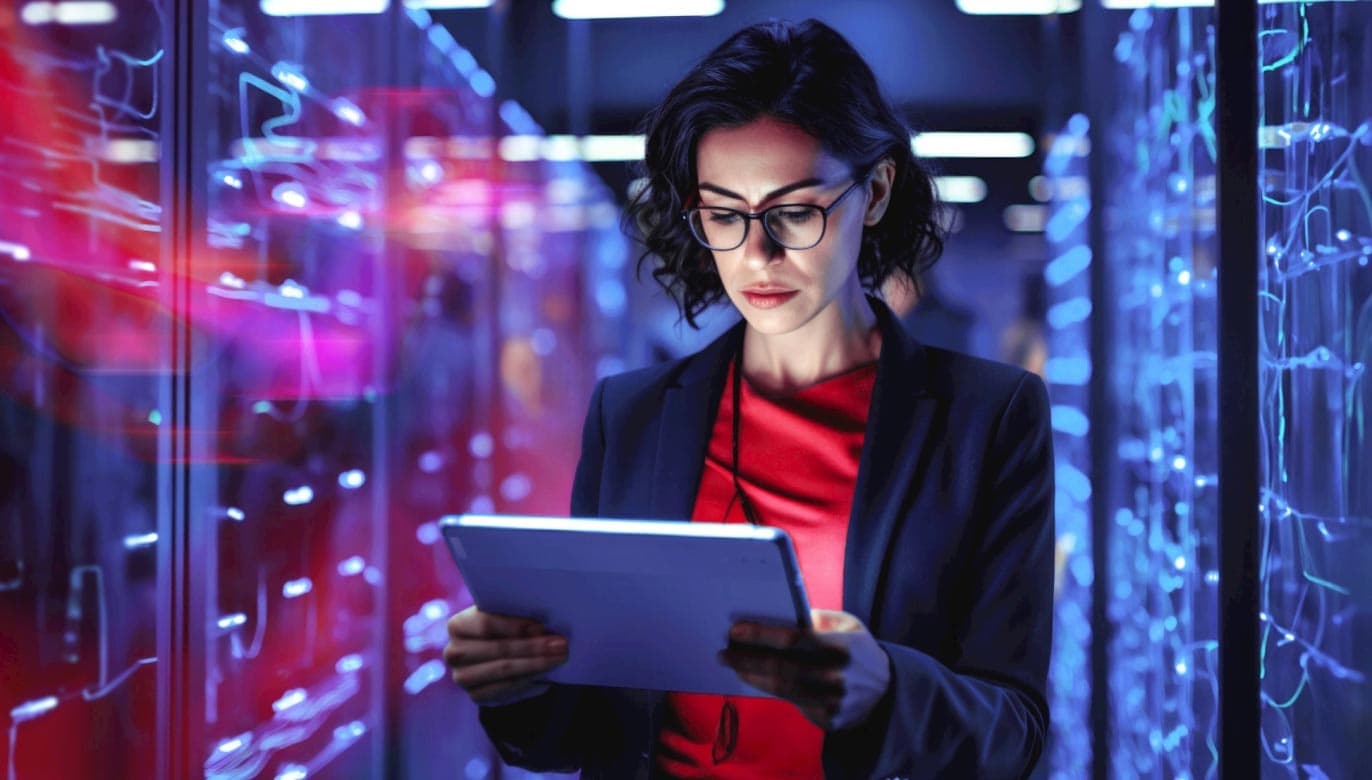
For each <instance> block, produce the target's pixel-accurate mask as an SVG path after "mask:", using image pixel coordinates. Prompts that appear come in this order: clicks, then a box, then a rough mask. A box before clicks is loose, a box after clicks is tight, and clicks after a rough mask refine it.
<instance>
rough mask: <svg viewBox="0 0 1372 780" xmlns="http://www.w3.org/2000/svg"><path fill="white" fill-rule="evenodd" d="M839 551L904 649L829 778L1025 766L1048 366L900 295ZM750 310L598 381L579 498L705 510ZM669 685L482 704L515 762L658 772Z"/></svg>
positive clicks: (867, 609) (1007, 772)
mask: <svg viewBox="0 0 1372 780" xmlns="http://www.w3.org/2000/svg"><path fill="white" fill-rule="evenodd" d="M869 301H870V303H871V305H872V308H873V310H874V311H875V312H876V314H877V319H878V322H879V326H880V328H881V330H882V337H883V342H882V348H881V355H880V357H879V359H878V361H877V375H876V380H875V385H874V388H873V395H872V406H871V409H870V410H869V413H868V418H867V429H866V439H865V441H864V443H863V448H862V457H861V461H860V464H859V467H858V476H857V484H856V487H855V492H854V496H853V509H852V515H851V517H850V518H849V521H848V522H849V530H848V537H847V548H846V549H845V551H844V559H843V609H844V610H845V611H847V612H851V613H853V614H854V615H856V616H857V617H858V618H860V619H861V620H862V622H863V623H864V624H866V626H867V628H868V629H869V630H870V631H871V632H872V634H873V635H874V636H875V637H876V638H877V640H878V641H879V642H880V644H881V646H882V647H883V648H884V649H885V650H886V652H887V654H888V655H889V656H890V658H891V685H890V688H889V689H888V692H887V694H886V695H885V696H884V697H883V698H882V700H881V701H880V703H879V704H878V705H877V707H876V709H875V710H873V712H872V713H871V715H870V716H869V717H868V719H867V720H866V722H864V723H863V724H862V725H860V726H857V727H854V728H851V729H845V730H837V731H829V732H826V734H825V737H824V748H823V762H824V770H825V775H826V776H827V777H830V778H866V777H893V776H898V777H905V778H914V777H921V778H924V777H930V778H932V777H940V778H1019V777H1025V776H1027V775H1028V774H1029V772H1030V771H1031V770H1032V769H1033V767H1034V765H1035V763H1036V762H1037V761H1038V757H1039V755H1040V753H1041V752H1042V750H1043V744H1044V739H1045V736H1046V735H1047V733H1048V703H1047V700H1046V697H1045V686H1046V681H1047V675H1048V657H1049V649H1050V644H1051V634H1052V624H1053V619H1052V607H1053V456H1052V442H1051V439H1052V437H1051V430H1050V424H1049V407H1048V400H1047V392H1046V391H1045V389H1044V385H1043V382H1042V381H1041V380H1040V379H1039V378H1038V377H1036V376H1034V375H1033V374H1030V373H1028V372H1025V371H1021V370H1019V369H1017V368H1013V367H1010V366H1007V365H1003V364H1000V363H994V362H991V361H986V360H980V359H977V358H973V357H969V356H966V355H962V354H959V353H956V352H949V351H946V350H942V349H936V348H933V347H927V346H923V345H921V344H920V343H918V342H917V341H915V339H913V338H912V337H911V336H910V335H909V334H908V333H907V332H906V331H905V330H904V328H903V327H902V326H901V325H900V323H899V322H898V321H897V320H896V318H895V317H894V316H893V315H892V313H891V312H890V310H889V309H888V308H887V307H886V305H885V304H883V303H881V302H880V301H877V300H876V299H869ZM742 336H743V323H739V325H737V326H735V327H734V328H733V329H732V330H730V331H729V332H727V333H725V334H724V335H723V336H721V337H720V338H718V339H717V340H716V341H714V342H713V343H712V344H710V345H709V346H707V347H706V348H705V349H703V350H701V351H700V352H698V353H696V354H694V355H690V356H688V357H685V358H682V359H679V360H675V361H672V362H669V363H665V364H662V365H657V366H652V367H649V368H645V369H641V370H638V371H632V372H629V373H626V374H621V375H618V376H612V377H608V378H606V379H603V380H601V381H600V382H599V383H598V384H597V385H596V388H595V391H594V393H593V395H592V399H591V404H590V410H589V411H588V413H587V415H586V424H585V428H584V431H583V435H582V445H581V459H580V462H579V463H578V465H577V470H576V479H575V482H574V485H573V490H572V514H573V515H574V516H601V517H622V518H650V519H675V520H680V519H686V518H689V517H690V516H691V510H692V507H693V505H694V502H695V496H696V489H697V487H698V485H699V482H700V476H701V472H702V469H703V464H704V462H705V452H706V448H707V446H708V444H709V437H710V432H711V430H712V427H713V422H714V417H715V414H716V411H717V409H718V407H719V399H720V395H721V393H722V392H723V390H724V383H725V377H726V374H727V369H728V365H729V361H730V359H731V357H732V356H733V353H734V350H736V349H738V347H739V341H740V339H741V338H742ZM662 700H663V694H661V693H658V692H652V691H639V690H629V689H618V688H597V687H583V686H571V685H554V686H552V688H551V690H550V691H548V692H546V693H544V694H542V695H540V696H538V697H536V698H532V699H526V700H524V701H521V702H517V703H514V704H509V705H505V706H483V707H481V708H480V713H481V722H482V725H483V726H484V727H485V729H486V732H487V734H488V735H489V736H490V737H491V739H492V741H493V742H494V743H495V745H496V746H497V749H498V750H499V751H500V754H501V756H502V757H503V758H504V759H505V761H507V762H508V763H511V764H515V765H518V766H523V767H526V768H528V769H533V770H538V771H563V772H569V771H573V770H575V769H581V770H582V776H583V777H584V778H588V779H589V778H600V777H606V778H629V777H640V778H647V777H649V776H651V774H652V764H653V750H654V747H655V742H656V736H657V730H658V727H659V725H660V720H659V717H660V711H661V705H662Z"/></svg>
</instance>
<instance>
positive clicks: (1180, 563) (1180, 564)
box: [1172, 555, 1186, 570]
mask: <svg viewBox="0 0 1372 780" xmlns="http://www.w3.org/2000/svg"><path fill="white" fill-rule="evenodd" d="M1172 565H1173V566H1175V567H1176V568H1177V569H1178V570H1181V569H1185V568H1186V559H1185V558H1183V557H1182V556H1180V555H1178V556H1177V559H1176V560H1175V561H1172Z"/></svg>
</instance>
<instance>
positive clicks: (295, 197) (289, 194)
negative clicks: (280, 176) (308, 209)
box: [272, 182, 309, 209]
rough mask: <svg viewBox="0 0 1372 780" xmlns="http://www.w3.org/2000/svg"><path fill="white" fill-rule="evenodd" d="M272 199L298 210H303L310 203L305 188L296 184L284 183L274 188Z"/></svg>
mask: <svg viewBox="0 0 1372 780" xmlns="http://www.w3.org/2000/svg"><path fill="white" fill-rule="evenodd" d="M272 199H273V200H275V201H276V202H278V203H283V204H285V205H287V206H290V207H291V208H296V209H303V208H305V205H306V204H307V203H309V199H308V198H306V197H305V190H304V188H302V187H301V186H300V185H299V184H296V183H295V182H283V183H281V184H278V185H276V186H275V187H272Z"/></svg>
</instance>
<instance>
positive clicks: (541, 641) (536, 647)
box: [443, 634, 567, 667]
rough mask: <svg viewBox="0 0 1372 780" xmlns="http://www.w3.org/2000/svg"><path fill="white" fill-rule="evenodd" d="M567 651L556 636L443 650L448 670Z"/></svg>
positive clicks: (456, 645) (484, 642)
mask: <svg viewBox="0 0 1372 780" xmlns="http://www.w3.org/2000/svg"><path fill="white" fill-rule="evenodd" d="M566 650H567V640H566V638H565V637H562V636H558V635H557V634H550V635H548V636H540V637H536V638H533V639H464V640H463V641H461V642H457V641H454V642H449V643H448V646H447V647H445V648H444V649H443V661H444V663H446V664H447V665H448V666H453V667H456V666H470V665H472V664H475V663H480V662H482V661H495V660H498V659H501V658H546V657H549V656H555V655H560V654H562V653H564V652H566Z"/></svg>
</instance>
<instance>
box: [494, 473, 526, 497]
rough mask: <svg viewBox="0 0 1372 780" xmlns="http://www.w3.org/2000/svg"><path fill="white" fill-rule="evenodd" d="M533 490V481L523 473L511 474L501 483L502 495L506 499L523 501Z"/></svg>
mask: <svg viewBox="0 0 1372 780" xmlns="http://www.w3.org/2000/svg"><path fill="white" fill-rule="evenodd" d="M531 492H533V483H532V482H530V481H529V478H528V477H527V476H525V475H523V474H511V475H510V476H508V477H506V478H505V479H504V480H502V481H501V483H500V495H501V496H502V497H503V498H504V499H505V500H506V501H522V500H523V499H525V498H528V497H529V494H530V493H531Z"/></svg>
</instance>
